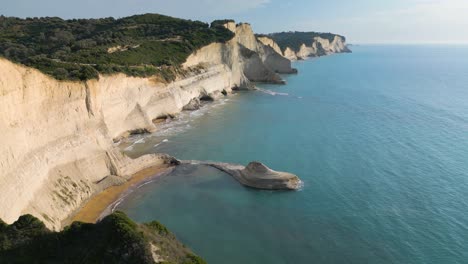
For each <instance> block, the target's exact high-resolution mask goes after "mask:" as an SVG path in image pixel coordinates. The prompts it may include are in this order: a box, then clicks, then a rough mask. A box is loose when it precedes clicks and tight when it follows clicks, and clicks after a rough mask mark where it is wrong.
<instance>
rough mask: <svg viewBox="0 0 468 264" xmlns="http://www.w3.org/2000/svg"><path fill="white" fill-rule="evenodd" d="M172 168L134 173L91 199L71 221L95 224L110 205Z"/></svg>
mask: <svg viewBox="0 0 468 264" xmlns="http://www.w3.org/2000/svg"><path fill="white" fill-rule="evenodd" d="M173 168H174V167H173V166H160V165H158V166H154V167H149V168H147V169H144V170H141V171H139V172H137V173H135V174H134V175H133V176H132V178H130V179H129V180H128V181H127V182H125V183H124V184H122V185H118V186H112V187H109V188H107V189H106V190H104V191H102V192H100V193H98V194H97V195H95V196H94V197H92V198H91V199H90V200H89V201H88V202H87V203H86V204H85V205H84V206H83V207H82V208H81V209H80V210H79V211H78V212H77V213H76V214H75V216H74V217H73V218H72V219H71V221H70V223H72V222H75V221H80V222H85V223H96V221H97V220H99V219H100V217H101V215H102V214H103V213H104V212H105V211H106V210H109V208H110V207H111V205H113V204H114V203H115V202H116V201H118V200H119V199H120V198H121V197H122V196H123V195H124V194H125V193H126V192H127V191H129V190H130V189H132V188H133V187H136V186H138V185H139V184H141V183H143V182H145V181H147V180H149V179H152V178H154V177H158V176H160V175H163V174H165V172H167V171H171V170H172V169H173Z"/></svg>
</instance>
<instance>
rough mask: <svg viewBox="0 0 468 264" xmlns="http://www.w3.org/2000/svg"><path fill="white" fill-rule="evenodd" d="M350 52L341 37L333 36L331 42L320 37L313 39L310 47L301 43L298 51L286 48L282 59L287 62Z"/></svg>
mask: <svg viewBox="0 0 468 264" xmlns="http://www.w3.org/2000/svg"><path fill="white" fill-rule="evenodd" d="M348 52H351V50H350V49H349V48H348V47H347V45H346V41H345V39H344V38H343V37H341V36H335V37H334V38H333V41H330V40H328V39H324V38H321V37H315V38H314V39H313V40H312V41H311V45H310V46H308V45H307V43H303V44H302V45H301V47H300V48H299V50H298V51H294V50H293V49H291V48H290V47H287V48H286V50H285V51H284V54H283V55H284V57H285V58H288V59H289V60H303V59H306V58H308V57H320V56H326V55H330V54H334V53H348Z"/></svg>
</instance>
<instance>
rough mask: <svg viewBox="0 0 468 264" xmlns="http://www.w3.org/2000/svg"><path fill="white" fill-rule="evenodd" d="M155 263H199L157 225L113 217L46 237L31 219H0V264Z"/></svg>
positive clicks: (48, 233)
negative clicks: (157, 260) (5, 221)
mask: <svg viewBox="0 0 468 264" xmlns="http://www.w3.org/2000/svg"><path fill="white" fill-rule="evenodd" d="M153 254H156V255H157V256H159V257H158V259H159V260H160V263H183V264H204V263H206V262H205V261H204V260H203V259H201V258H200V257H198V256H195V255H194V254H193V253H192V252H191V251H190V250H188V249H187V248H186V247H184V246H183V245H182V244H181V243H180V242H179V241H177V239H176V238H175V236H174V235H173V234H171V233H170V232H169V230H167V228H166V227H164V226H163V225H162V224H160V223H158V222H155V221H154V222H151V223H147V224H141V225H140V224H136V223H135V222H133V221H132V220H130V219H129V218H128V217H127V216H126V215H125V214H124V213H122V212H115V213H113V214H111V215H109V216H107V217H106V218H104V219H103V220H102V221H100V222H99V223H97V224H85V223H80V222H75V223H73V224H72V225H70V226H68V227H66V228H65V229H64V230H63V231H61V232H52V231H50V230H48V229H47V228H46V227H45V225H44V224H43V223H42V222H41V221H40V220H38V219H37V218H35V217H33V216H31V215H24V216H21V217H20V218H19V219H18V221H16V222H15V223H13V224H11V225H7V224H5V223H4V222H2V221H1V220H0V263H5V264H7V263H142V264H145V263H155V261H154V260H153Z"/></svg>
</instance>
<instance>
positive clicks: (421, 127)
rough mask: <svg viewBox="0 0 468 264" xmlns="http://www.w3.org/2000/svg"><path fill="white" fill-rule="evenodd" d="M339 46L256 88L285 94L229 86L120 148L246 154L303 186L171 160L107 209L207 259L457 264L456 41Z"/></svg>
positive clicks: (466, 196)
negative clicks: (341, 50)
mask: <svg viewBox="0 0 468 264" xmlns="http://www.w3.org/2000/svg"><path fill="white" fill-rule="evenodd" d="M353 50H354V53H353V54H340V55H333V56H329V57H323V58H319V59H313V60H308V61H302V62H297V63H295V67H297V68H298V70H299V75H297V76H296V75H292V76H286V77H285V78H286V79H287V82H288V84H287V85H285V86H273V85H263V86H261V87H262V88H264V89H269V90H271V91H275V92H279V93H287V94H289V95H276V96H272V95H270V94H266V93H261V92H248V93H240V94H238V95H235V96H232V97H230V98H229V101H226V102H224V105H217V106H214V107H206V108H205V109H204V110H203V111H202V112H204V115H202V116H199V117H196V118H195V120H193V121H187V120H188V117H187V116H185V117H182V118H181V119H182V121H176V123H175V124H176V125H177V126H176V125H174V127H172V130H171V131H172V132H174V131H179V130H180V132H178V133H172V132H171V133H167V134H164V133H162V134H158V135H154V136H152V137H150V138H146V139H144V141H140V142H139V143H138V144H134V145H133V146H132V147H131V148H129V149H127V150H128V153H129V154H131V155H139V154H142V153H149V152H166V153H169V154H173V155H175V156H177V157H178V158H181V159H199V160H219V161H226V162H234V163H243V164H246V163H248V162H249V161H251V160H259V161H262V162H264V163H266V164H267V165H269V166H270V167H272V168H273V169H276V170H283V171H289V172H292V173H295V174H297V175H299V176H300V177H301V178H302V180H303V181H304V183H305V185H304V188H303V190H301V191H298V192H270V191H257V190H252V189H247V188H244V187H243V186H241V185H239V184H238V183H237V182H236V181H234V180H233V179H232V178H230V177H229V176H227V175H224V174H223V173H220V172H218V171H216V170H214V169H210V168H206V167H183V168H179V169H178V170H177V171H176V172H175V173H174V174H173V175H171V176H167V177H165V178H162V179H160V180H157V181H155V182H154V183H151V184H148V185H145V186H144V187H142V188H140V189H139V191H138V192H135V193H133V194H132V195H130V196H129V197H128V199H127V200H125V201H124V202H123V203H122V204H121V205H120V207H119V209H121V210H124V211H126V212H127V213H128V214H129V215H130V216H131V217H133V218H134V219H136V220H138V221H149V220H153V219H158V220H159V221H160V222H162V223H163V224H165V225H167V226H168V227H169V228H170V229H171V230H172V231H173V232H174V233H175V234H176V235H177V237H178V238H180V239H181V240H182V241H183V242H184V243H186V244H187V245H188V246H189V247H191V248H193V249H194V251H195V252H196V253H197V254H199V255H201V256H203V257H204V258H205V259H206V260H208V262H209V263H226V264H229V263H233V264H234V263H269V264H274V263H278V264H279V263H468V47H463V46H355V47H353ZM200 113H201V112H200ZM191 115H193V116H194V117H195V116H197V115H198V114H197V113H192V114H191ZM184 118H185V119H184ZM184 120H185V121H184ZM177 122H179V124H177ZM169 126H170V125H169ZM162 139H168V141H167V142H163V143H161V144H160V145H157V146H156V147H155V146H154V145H156V144H157V143H159V142H161V140H162Z"/></svg>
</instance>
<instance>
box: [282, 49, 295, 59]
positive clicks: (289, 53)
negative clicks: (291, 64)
mask: <svg viewBox="0 0 468 264" xmlns="http://www.w3.org/2000/svg"><path fill="white" fill-rule="evenodd" d="M284 57H285V58H287V59H289V60H297V59H298V58H297V55H296V52H295V51H294V50H292V49H291V48H290V47H287V48H286V49H285V50H284Z"/></svg>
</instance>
